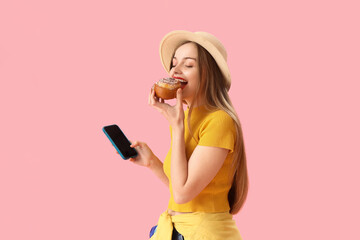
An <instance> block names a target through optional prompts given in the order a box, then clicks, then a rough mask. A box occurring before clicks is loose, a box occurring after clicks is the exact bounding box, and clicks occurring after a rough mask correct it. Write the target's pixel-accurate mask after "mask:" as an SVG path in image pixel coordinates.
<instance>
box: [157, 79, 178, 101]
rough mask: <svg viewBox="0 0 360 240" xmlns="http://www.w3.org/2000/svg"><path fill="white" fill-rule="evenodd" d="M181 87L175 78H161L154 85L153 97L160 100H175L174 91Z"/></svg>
mask: <svg viewBox="0 0 360 240" xmlns="http://www.w3.org/2000/svg"><path fill="white" fill-rule="evenodd" d="M180 87H181V83H180V81H178V80H177V79H175V78H162V79H160V80H159V81H158V82H157V83H155V86H154V90H155V95H156V96H157V97H158V98H162V99H165V100H166V99H172V98H176V91H177V90H178V89H179V88H180Z"/></svg>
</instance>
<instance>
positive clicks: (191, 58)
mask: <svg viewBox="0 0 360 240" xmlns="http://www.w3.org/2000/svg"><path fill="white" fill-rule="evenodd" d="M174 58H175V59H176V60H177V58H176V57H173V59H174ZM184 59H192V60H195V61H196V58H192V57H185V58H184Z"/></svg>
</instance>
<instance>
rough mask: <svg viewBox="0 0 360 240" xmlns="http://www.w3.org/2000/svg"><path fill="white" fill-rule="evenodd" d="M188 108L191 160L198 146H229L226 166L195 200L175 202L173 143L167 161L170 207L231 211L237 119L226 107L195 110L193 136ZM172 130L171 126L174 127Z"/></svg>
mask: <svg viewBox="0 0 360 240" xmlns="http://www.w3.org/2000/svg"><path fill="white" fill-rule="evenodd" d="M187 118H188V110H186V111H185V119H184V125H185V131H184V134H185V135H184V137H185V151H186V159H187V160H189V159H190V156H191V154H192V153H193V151H194V150H195V148H196V146H197V145H201V146H211V147H220V148H225V149H229V150H230V151H229V153H228V155H227V157H226V159H225V161H224V164H223V166H222V167H221V169H220V170H219V172H218V173H217V175H216V176H215V177H214V179H213V180H212V181H211V182H210V183H209V184H208V185H207V186H206V187H205V188H204V189H203V190H202V191H201V192H200V193H199V195H197V196H196V197H195V198H194V199H192V200H191V201H189V202H187V203H184V204H177V203H175V201H174V197H173V193H172V184H171V171H170V170H171V169H170V168H171V145H172V144H171V145H170V150H169V152H168V154H167V156H166V158H165V161H164V165H163V168H164V172H165V174H166V176H167V177H168V179H169V189H170V200H169V204H168V208H169V209H172V210H174V211H177V212H227V211H229V210H230V206H229V202H228V192H229V190H230V187H231V184H232V179H230V178H229V176H230V174H231V173H233V169H232V160H233V150H234V144H235V139H236V129H235V123H234V121H233V119H232V118H231V117H230V116H229V115H228V114H227V113H226V112H225V111H223V110H216V111H212V112H210V111H208V110H207V109H206V108H205V106H200V107H196V108H194V109H193V111H192V113H191V117H190V120H191V122H190V126H191V131H192V133H193V136H194V138H195V139H196V141H195V140H194V139H193V138H192V136H191V134H190V132H189V128H188V125H187ZM170 133H171V127H170Z"/></svg>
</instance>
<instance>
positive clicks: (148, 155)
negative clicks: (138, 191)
mask: <svg viewBox="0 0 360 240" xmlns="http://www.w3.org/2000/svg"><path fill="white" fill-rule="evenodd" d="M130 147H132V148H135V149H136V151H137V152H138V155H137V156H136V157H135V158H129V160H130V161H131V162H133V163H135V164H137V165H139V166H143V167H150V166H151V164H152V161H153V159H154V157H155V155H154V153H153V152H152V151H151V149H150V148H149V146H148V145H147V144H146V143H144V142H139V141H135V142H133V143H131V145H130ZM117 153H118V152H117ZM118 154H119V153H118Z"/></svg>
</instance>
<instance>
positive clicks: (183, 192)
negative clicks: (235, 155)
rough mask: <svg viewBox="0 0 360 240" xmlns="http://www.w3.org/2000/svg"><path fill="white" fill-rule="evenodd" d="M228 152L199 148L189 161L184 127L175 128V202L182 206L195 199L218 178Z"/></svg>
mask: <svg viewBox="0 0 360 240" xmlns="http://www.w3.org/2000/svg"><path fill="white" fill-rule="evenodd" d="M228 152H229V150H228V149H224V148H217V147H207V146H197V147H196V148H195V150H194V152H193V153H192V155H191V157H190V159H189V161H187V160H186V156H185V141H184V134H183V130H182V127H181V126H180V127H179V128H175V129H174V130H173V144H172V154H171V181H172V187H173V196H174V201H175V202H176V203H178V204H182V203H186V202H188V201H191V200H192V199H193V198H195V197H196V196H197V195H198V194H199V193H200V192H201V191H202V190H203V189H204V188H205V187H206V186H207V185H208V184H209V183H210V182H211V180H212V179H213V178H214V177H215V176H216V174H217V172H218V171H219V170H220V168H221V166H222V165H223V163H224V161H225V159H226V156H227V154H228Z"/></svg>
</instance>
